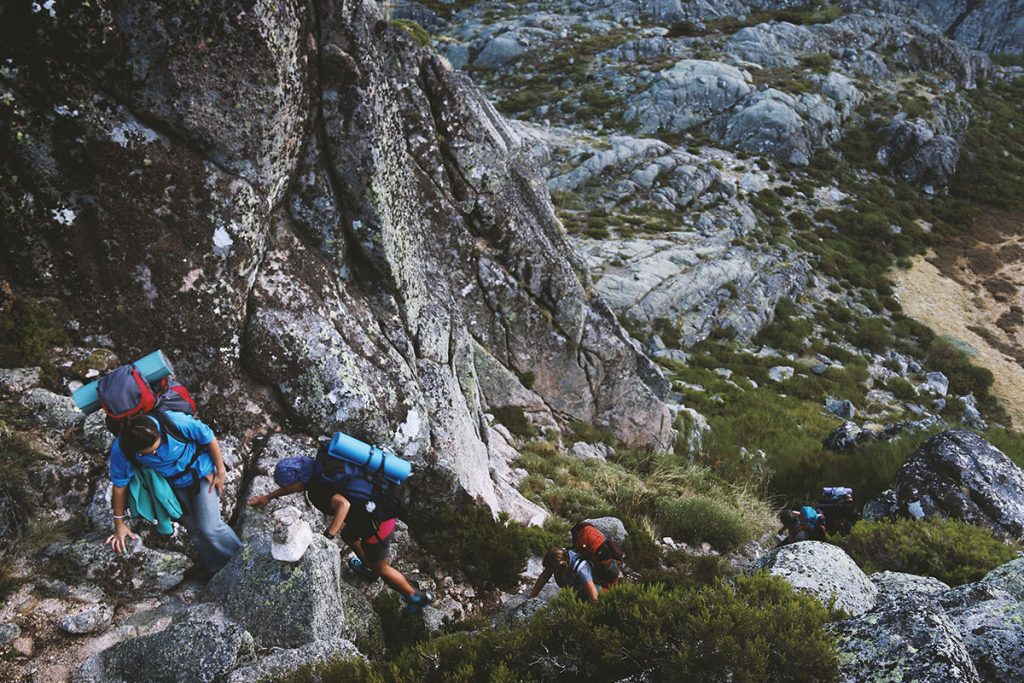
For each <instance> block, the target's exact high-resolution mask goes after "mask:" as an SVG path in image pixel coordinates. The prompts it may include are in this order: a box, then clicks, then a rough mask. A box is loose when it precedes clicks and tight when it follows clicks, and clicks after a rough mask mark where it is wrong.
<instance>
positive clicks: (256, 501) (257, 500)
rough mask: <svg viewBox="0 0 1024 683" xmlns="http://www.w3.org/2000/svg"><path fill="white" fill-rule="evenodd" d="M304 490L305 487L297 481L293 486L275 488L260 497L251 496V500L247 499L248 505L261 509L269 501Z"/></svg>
mask: <svg viewBox="0 0 1024 683" xmlns="http://www.w3.org/2000/svg"><path fill="white" fill-rule="evenodd" d="M304 488H306V485H305V484H303V483H302V482H301V481H297V482H295V483H294V484H288V485H287V486H281V487H280V488H276V489H274V490H273V491H271V492H270V493H267V494H264V495H262V496H252V497H251V498H249V505H252V506H253V507H258V508H261V507H263V506H264V505H266V504H267V503H269V502H270V501H272V500H274V499H275V498H280V497H281V496H287V495H289V494H292V493H298V492H299V491H301V490H302V489H304Z"/></svg>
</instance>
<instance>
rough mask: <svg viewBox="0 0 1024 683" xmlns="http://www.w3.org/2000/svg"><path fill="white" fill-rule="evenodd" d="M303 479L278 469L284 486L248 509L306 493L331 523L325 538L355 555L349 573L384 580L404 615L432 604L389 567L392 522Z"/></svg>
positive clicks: (278, 479) (251, 501) (430, 598)
mask: <svg viewBox="0 0 1024 683" xmlns="http://www.w3.org/2000/svg"><path fill="white" fill-rule="evenodd" d="M311 467H312V461H310V468H311ZM303 478H305V477H302V478H299V479H298V480H297V481H289V480H290V479H295V477H294V476H289V473H287V472H283V471H282V468H281V467H280V466H278V468H276V469H275V471H274V480H275V481H276V482H277V483H278V484H283V485H281V486H280V487H279V488H277V489H275V490H273V491H271V492H270V493H268V494H265V495H262V496H252V497H251V498H249V505H252V506H253V507H263V506H265V505H266V504H267V503H269V502H270V501H271V500H273V499H274V498H280V497H281V496H287V495H289V494H292V493H299V492H301V491H307V492H308V493H309V502H311V503H312V504H313V505H314V506H315V507H316V508H317V509H318V510H320V512H322V513H324V514H325V515H327V516H328V517H330V519H331V521H330V523H329V524H328V525H327V529H326V530H325V531H324V536H326V537H327V538H329V539H331V540H333V539H335V538H337V537H338V536H339V535H340V536H341V540H343V541H345V544H346V545H348V547H349V548H351V549H352V551H353V552H354V553H355V554H356V556H355V557H353V558H350V559H349V561H348V566H349V567H350V568H351V569H352V571H354V572H355V573H356V574H358V575H360V576H362V577H363V578H366V579H371V580H376V579H377V577H381V578H383V579H384V581H385V582H386V583H387V584H388V585H389V586H390V587H391V588H392V589H394V590H395V591H396V592H397V593H399V594H400V595H401V596H402V600H404V601H405V612H406V613H407V614H417V613H419V612H421V611H422V610H423V608H424V607H426V606H427V605H429V604H430V603H432V602H433V601H434V596H433V595H432V594H431V593H430V592H428V591H420V590H417V589H416V588H414V587H413V586H412V585H411V584H410V583H409V581H408V579H406V578H405V575H404V574H402V572H400V571H398V570H397V569H395V568H394V567H392V566H391V565H390V564H389V563H388V556H389V554H390V550H391V532H392V531H394V529H395V520H394V519H387V520H384V521H382V522H376V521H374V519H373V517H372V516H371V515H370V512H368V511H367V510H366V508H365V507H364V506H363V505H353V504H352V503H351V502H350V501H349V500H348V499H347V498H346V497H345V496H343V495H342V494H340V493H335V492H333V491H332V490H331V489H330V488H329V487H328V486H327V485H325V484H323V483H322V482H319V481H318V480H317V479H316V478H311V479H307V481H303ZM369 504H372V503H368V505H369Z"/></svg>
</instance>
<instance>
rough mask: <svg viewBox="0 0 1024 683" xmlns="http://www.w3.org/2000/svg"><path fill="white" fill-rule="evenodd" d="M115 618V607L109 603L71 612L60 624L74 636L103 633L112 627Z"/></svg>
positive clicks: (62, 628)
mask: <svg viewBox="0 0 1024 683" xmlns="http://www.w3.org/2000/svg"><path fill="white" fill-rule="evenodd" d="M113 619H114V608H113V607H110V606H109V605H95V606H93V607H90V608H89V609H87V610H84V611H82V612H79V613H78V614H69V615H68V616H66V617H64V618H63V619H61V620H60V623H59V624H58V626H60V630H61V631H64V633H70V634H71V635H73V636H84V635H89V634H93V633H103V632H104V631H106V630H107V629H108V628H110V622H111V621H113Z"/></svg>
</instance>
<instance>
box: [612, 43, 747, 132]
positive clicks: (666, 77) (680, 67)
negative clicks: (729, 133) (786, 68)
mask: <svg viewBox="0 0 1024 683" xmlns="http://www.w3.org/2000/svg"><path fill="white" fill-rule="evenodd" d="M753 90H754V87H753V85H752V84H751V78H750V74H749V73H746V72H743V71H740V70H739V69H737V68H736V67H734V66H729V65H728V64H720V63H719V62H708V61H702V60H696V59H684V60H682V61H681V62H678V63H677V64H676V65H675V66H673V67H672V68H671V69H666V70H665V71H662V72H661V74H660V75H659V78H658V79H657V80H656V81H655V82H654V83H653V84H652V85H651V87H650V89H648V90H647V91H645V92H644V93H643V94H641V95H639V96H638V97H637V98H635V99H634V100H633V101H632V102H631V103H630V107H629V109H628V110H627V111H626V120H628V121H636V122H637V124H638V126H639V130H640V132H642V133H654V132H657V131H671V132H679V133H682V132H685V131H687V130H689V129H690V128H693V127H694V126H697V125H699V124H702V123H706V122H707V121H709V120H710V119H711V117H713V116H715V115H716V114H719V113H721V112H723V111H725V110H727V109H730V108H731V107H732V106H733V105H735V104H736V103H737V102H738V101H739V100H741V99H742V98H744V97H746V96H747V95H749V94H750V93H751V92H753Z"/></svg>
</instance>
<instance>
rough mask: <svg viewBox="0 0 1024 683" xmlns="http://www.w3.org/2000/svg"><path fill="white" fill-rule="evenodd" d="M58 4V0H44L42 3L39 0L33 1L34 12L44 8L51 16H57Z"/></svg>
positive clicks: (36, 12) (37, 12)
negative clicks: (37, 0)
mask: <svg viewBox="0 0 1024 683" xmlns="http://www.w3.org/2000/svg"><path fill="white" fill-rule="evenodd" d="M56 5H57V0H46V2H44V3H43V4H41V5H40V4H39V3H38V2H33V3H32V13H33V14H39V13H40V12H42V11H43V10H46V11H47V12H48V13H49V14H50V17H54V18H55V17H56V16H57V8H56Z"/></svg>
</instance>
